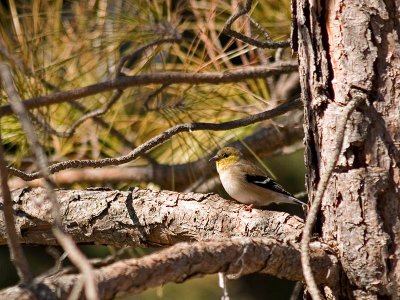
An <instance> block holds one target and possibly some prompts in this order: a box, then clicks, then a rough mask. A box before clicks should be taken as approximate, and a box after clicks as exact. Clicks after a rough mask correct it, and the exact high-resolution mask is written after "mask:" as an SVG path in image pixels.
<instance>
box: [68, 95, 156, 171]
mask: <svg viewBox="0 0 400 300" xmlns="http://www.w3.org/2000/svg"><path fill="white" fill-rule="evenodd" d="M70 104H71V106H73V107H75V108H76V109H78V110H80V111H81V112H86V111H87V109H86V107H85V106H84V105H83V104H81V103H79V102H78V101H71V102H70ZM93 120H94V121H95V122H96V123H97V124H99V125H100V126H101V127H103V128H105V129H108V130H109V132H110V134H111V135H113V136H115V137H116V138H117V139H118V140H119V141H120V142H121V143H122V144H124V146H125V147H127V148H129V149H134V148H136V145H135V143H133V142H131V141H130V140H128V139H127V138H126V137H125V136H124V135H123V134H122V133H121V132H119V131H118V130H117V129H115V128H114V127H113V126H112V125H111V124H109V123H107V122H106V121H104V119H102V118H101V117H100V116H96V117H94V118H93ZM142 156H143V157H144V158H145V159H147V160H148V161H149V162H150V163H151V164H153V165H158V162H157V160H155V159H154V158H152V157H151V156H150V155H149V154H147V153H145V154H143V155H142Z"/></svg>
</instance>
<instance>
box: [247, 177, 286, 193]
mask: <svg viewBox="0 0 400 300" xmlns="http://www.w3.org/2000/svg"><path fill="white" fill-rule="evenodd" d="M246 180H247V182H249V183H253V184H255V185H258V186H260V187H262V188H265V189H269V190H271V191H274V192H277V193H280V194H283V195H286V196H290V197H293V198H294V196H293V195H292V194H291V193H289V192H288V191H286V190H285V189H284V188H283V187H282V186H281V185H279V184H278V183H276V182H275V181H274V180H273V179H271V178H269V177H267V176H263V175H248V174H247V175H246Z"/></svg>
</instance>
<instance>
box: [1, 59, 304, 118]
mask: <svg viewBox="0 0 400 300" xmlns="http://www.w3.org/2000/svg"><path fill="white" fill-rule="evenodd" d="M296 70H297V62H295V61H288V62H278V63H273V64H270V65H268V66H261V67H247V68H245V69H239V70H234V71H229V72H222V73H219V72H214V73H182V72H164V73H154V74H142V75H135V76H122V77H119V78H117V79H113V80H109V81H105V82H101V83H97V84H93V85H89V86H85V87H80V88H77V89H74V90H69V91H62V92H57V93H54V94H50V95H47V96H40V97H35V98H31V99H27V100H24V106H25V108H26V109H33V108H38V107H41V106H47V105H51V104H57V103H62V102H67V101H68V102H69V101H72V100H76V99H80V98H83V97H87V96H91V95H94V94H98V93H102V92H105V91H109V90H114V89H120V90H124V89H126V88H128V87H132V86H139V85H147V84H174V83H191V84H202V83H209V84H221V83H230V82H239V81H243V80H246V79H255V78H265V77H267V76H273V75H279V74H284V73H290V72H293V71H296ZM10 114H12V111H11V107H10V106H9V105H4V106H2V107H0V116H4V115H10Z"/></svg>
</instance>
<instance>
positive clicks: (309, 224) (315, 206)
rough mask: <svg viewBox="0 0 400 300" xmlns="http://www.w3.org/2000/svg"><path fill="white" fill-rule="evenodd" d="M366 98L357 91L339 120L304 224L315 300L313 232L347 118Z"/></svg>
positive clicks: (304, 257) (305, 260)
mask: <svg viewBox="0 0 400 300" xmlns="http://www.w3.org/2000/svg"><path fill="white" fill-rule="evenodd" d="M365 98H366V96H365V94H362V93H356V94H355V96H353V98H352V99H351V100H350V101H349V103H348V104H347V105H346V107H345V108H344V110H343V114H342V118H341V119H340V120H339V121H338V123H337V126H336V141H335V145H336V147H335V150H334V152H333V153H332V155H331V157H330V160H329V161H328V162H327V165H326V171H325V173H324V174H323V175H322V176H321V180H320V182H319V184H318V188H317V191H316V195H315V199H314V201H313V202H312V204H311V208H310V210H309V213H308V215H307V219H306V224H305V226H304V230H303V238H302V240H301V264H302V267H303V274H304V279H305V282H306V284H307V289H308V292H309V293H310V295H311V297H312V299H314V300H321V299H322V296H321V293H320V291H319V289H318V286H317V283H316V282H315V278H314V275H313V273H312V269H311V265H310V240H311V232H312V229H313V227H314V224H315V221H316V219H317V214H318V211H319V209H320V206H321V202H322V198H323V196H324V193H325V190H326V188H327V186H328V183H329V180H330V178H331V176H332V173H333V170H334V169H335V166H336V163H337V161H338V158H339V155H340V152H341V151H342V146H343V139H344V133H345V129H346V124H347V120H348V119H349V118H350V115H351V114H352V112H353V111H354V109H355V108H356V107H357V106H358V105H360V104H361V103H362V102H363V101H364V100H365Z"/></svg>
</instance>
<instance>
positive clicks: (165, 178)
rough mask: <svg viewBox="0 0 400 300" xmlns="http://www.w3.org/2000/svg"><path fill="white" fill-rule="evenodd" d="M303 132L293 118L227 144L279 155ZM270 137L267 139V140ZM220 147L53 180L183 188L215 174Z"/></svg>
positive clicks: (18, 183)
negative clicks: (183, 159)
mask: <svg viewBox="0 0 400 300" xmlns="http://www.w3.org/2000/svg"><path fill="white" fill-rule="evenodd" d="M303 135H304V132H303V128H302V126H298V121H297V120H293V118H290V120H288V121H287V122H285V123H284V124H282V127H279V128H277V127H276V125H270V126H268V127H261V128H259V129H257V130H256V131H255V132H254V133H253V134H251V135H249V136H247V137H245V138H244V139H242V140H236V141H234V142H232V143H229V144H228V146H231V147H235V148H238V149H240V150H241V151H242V153H244V155H245V157H246V158H248V159H252V158H253V159H254V157H253V155H252V154H251V153H250V152H249V151H248V149H247V148H246V147H245V146H244V145H243V144H245V145H247V146H248V147H250V148H251V149H252V151H253V152H254V153H256V154H257V156H259V157H261V158H265V157H270V156H273V155H276V153H277V151H279V150H280V149H282V148H283V147H285V146H290V145H292V144H294V143H296V142H298V141H300V140H301V139H302V137H303ZM265 141H268V143H265ZM217 150H218V149H214V150H213V151H211V153H210V154H208V155H206V156H204V157H202V158H200V159H198V160H196V161H192V162H189V163H183V164H176V165H168V164H153V165H146V166H132V167H119V168H113V167H111V168H107V167H105V168H101V169H94V168H85V169H74V170H64V171H60V172H59V173H57V174H54V175H52V180H53V182H54V183H55V184H56V185H57V186H64V187H65V186H70V185H72V184H74V183H77V182H84V183H89V184H90V183H92V184H93V183H120V182H153V183H155V184H157V185H159V186H160V187H161V188H162V189H169V188H171V187H172V186H173V187H174V190H177V191H183V190H185V189H186V188H187V187H188V186H189V185H190V184H192V183H193V182H195V181H196V179H198V178H201V176H204V175H205V174H208V175H207V176H208V177H210V176H213V175H215V174H216V170H215V165H214V164H210V162H209V161H208V160H209V159H210V157H212V156H213V155H215V153H216V151H217ZM9 184H10V186H11V188H13V189H17V188H22V187H25V186H32V187H38V186H43V179H35V180H33V181H23V180H22V179H20V178H13V179H11V180H9Z"/></svg>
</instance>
